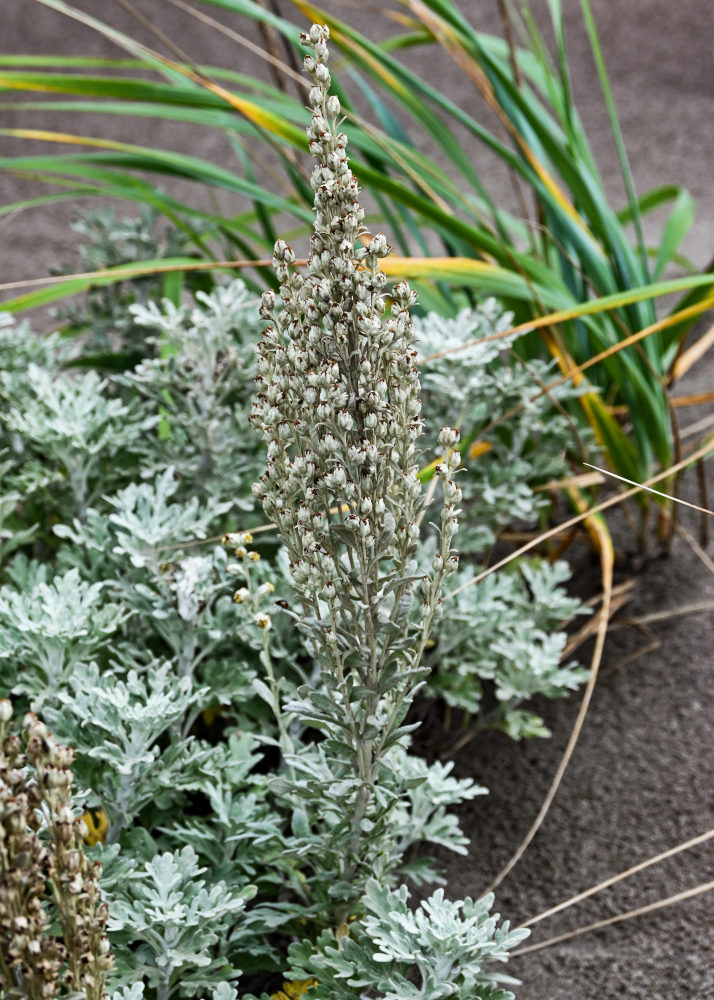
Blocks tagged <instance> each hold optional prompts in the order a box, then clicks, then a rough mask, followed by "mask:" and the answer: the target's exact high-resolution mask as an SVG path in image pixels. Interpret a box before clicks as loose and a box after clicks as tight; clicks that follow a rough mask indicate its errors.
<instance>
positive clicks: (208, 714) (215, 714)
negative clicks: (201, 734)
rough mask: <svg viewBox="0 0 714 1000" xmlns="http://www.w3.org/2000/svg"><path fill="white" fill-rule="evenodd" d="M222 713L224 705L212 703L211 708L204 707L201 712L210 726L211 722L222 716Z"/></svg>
mask: <svg viewBox="0 0 714 1000" xmlns="http://www.w3.org/2000/svg"><path fill="white" fill-rule="evenodd" d="M221 715H223V706H222V705H211V707H210V708H204V710H203V711H202V712H201V718H202V719H203V721H204V722H205V723H206V725H207V726H210V725H211V723H212V722H215V720H216V719H218V718H220V717H221Z"/></svg>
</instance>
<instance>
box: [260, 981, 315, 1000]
mask: <svg viewBox="0 0 714 1000" xmlns="http://www.w3.org/2000/svg"><path fill="white" fill-rule="evenodd" d="M313 986H317V980H316V979H293V980H291V981H290V982H289V983H283V988H282V989H281V990H278V992H277V993H272V994H271V996H270V1000H300V997H303V996H305V994H306V993H307V991H308V990H309V989H311V988H312V987H313Z"/></svg>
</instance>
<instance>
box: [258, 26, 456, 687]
mask: <svg viewBox="0 0 714 1000" xmlns="http://www.w3.org/2000/svg"><path fill="white" fill-rule="evenodd" d="M328 38H329V31H328V29H327V28H326V27H322V26H319V25H313V27H312V28H311V30H310V33H309V35H303V36H302V41H303V42H304V43H305V44H309V45H310V46H311V47H312V49H313V53H314V54H313V55H308V56H307V57H306V58H305V69H306V71H307V72H308V73H309V74H310V75H311V76H312V79H313V83H314V86H313V87H312V88H311V90H310V104H311V106H312V111H313V115H312V122H311V124H310V126H309V128H308V141H309V148H310V152H311V153H312V154H313V155H314V157H315V158H316V160H317V164H316V166H315V168H314V170H313V173H312V181H311V183H312V188H313V191H314V193H315V223H314V230H313V233H312V236H311V251H310V257H309V262H308V273H307V275H305V276H303V275H302V274H300V273H297V272H295V271H293V270H291V265H292V264H293V263H294V261H295V254H294V252H293V251H292V249H291V248H290V247H289V246H287V245H286V244H285V243H284V242H283V241H282V240H279V241H278V242H277V243H276V245H275V253H274V258H273V263H274V267H275V271H276V274H277V276H278V278H279V280H280V283H281V289H280V297H281V300H282V301H281V304H280V306H278V303H277V300H276V297H275V295H274V293H273V292H271V291H269V292H266V293H265V295H264V296H263V302H262V310H261V312H262V315H263V317H264V318H265V319H266V320H268V321H269V322H270V326H269V327H268V328H267V330H266V331H265V333H264V334H263V339H262V341H261V344H260V356H259V366H258V368H259V374H258V376H257V383H258V392H257V399H256V402H255V405H254V409H253V413H252V420H253V421H254V423H255V424H257V425H258V427H259V428H260V430H261V431H262V434H263V438H264V440H265V442H266V444H267V448H268V462H267V468H266V471H265V473H264V474H263V476H261V478H260V481H259V482H258V483H256V484H255V486H254V492H255V494H256V496H258V497H259V498H260V500H261V502H262V504H263V507H264V509H265V512H266V514H267V515H268V516H269V517H270V518H271V519H272V520H274V521H275V523H276V524H277V526H278V528H279V530H280V532H281V534H282V536H283V538H284V540H285V542H286V544H287V547H288V550H289V553H290V558H291V569H292V573H293V578H294V581H295V585H296V588H297V590H298V593H299V594H300V596H301V598H302V600H303V607H304V612H305V614H308V615H312V616H316V617H318V618H320V619H323V620H325V621H326V622H327V623H328V624H327V625H326V627H325V630H324V639H325V641H326V644H327V646H328V647H329V649H330V657H331V658H332V659H333V660H334V658H335V657H337V658H340V659H341V658H342V653H343V651H344V649H345V648H347V647H349V648H352V647H353V646H354V644H355V638H356V637H364V639H365V642H364V643H363V644H362V646H361V650H360V656H361V659H362V663H361V664H358V665H357V669H358V672H359V673H364V672H368V670H369V668H368V667H367V664H366V663H365V662H364V661H365V660H371V661H372V672H374V667H375V654H376V655H377V656H378V658H381V657H382V656H383V654H385V652H386V647H387V646H388V645H389V642H390V639H393V638H394V634H393V629H386V630H385V629H384V628H383V627H382V626H385V625H388V624H389V623H391V625H398V626H399V627H400V630H401V626H402V624H404V623H405V621H406V619H407V618H409V615H408V614H405V612H407V611H408V610H409V606H410V605H411V601H412V599H413V591H414V588H415V586H416V583H417V580H418V579H419V578H418V577H417V576H416V574H415V572H414V564H413V561H414V555H415V551H416V546H417V540H418V537H419V523H418V522H419V511H420V508H421V504H422V488H421V483H420V481H419V478H418V475H417V473H418V463H417V457H418V456H417V450H416V442H417V439H418V438H419V435H420V434H421V431H422V422H421V417H420V411H421V402H420V399H419V391H420V387H419V377H418V370H417V367H416V365H415V359H416V351H415V349H414V346H413V333H412V326H411V318H410V314H409V307H410V306H412V305H413V304H414V302H415V301H416V295H415V293H414V292H413V291H412V290H411V289H410V288H409V286H408V284H407V283H406V282H403V281H402V282H399V283H398V284H396V285H395V286H394V288H393V290H392V292H391V293H390V296H389V298H390V300H391V305H390V309H389V312H388V315H387V316H386V318H385V313H386V312H387V301H386V296H385V293H384V288H385V282H386V277H385V274H384V272H383V271H382V270H381V269H380V261H381V260H382V259H383V258H384V257H386V256H387V255H388V254H389V253H390V251H391V248H390V247H389V245H388V244H387V241H386V239H385V237H384V236H383V235H382V234H379V235H377V236H374V237H370V235H369V233H368V232H367V231H366V230H365V228H364V226H363V221H364V212H363V210H362V209H361V208H360V206H359V202H358V194H359V188H358V185H357V181H356V180H355V178H354V176H353V174H352V171H351V169H350V167H349V164H348V161H347V156H346V152H345V149H346V145H347V139H346V136H345V135H344V133H343V132H340V131H339V130H338V118H339V115H340V104H339V100H338V98H337V97H335V96H334V95H329V87H330V73H329V71H328V68H327V65H326V63H327V57H328V50H327V44H326V43H327V39H328ZM357 244H360V245H357ZM457 440H458V432H457V431H455V430H453V429H450V428H445V429H444V431H443V432H442V435H441V437H440V442H441V445H442V447H443V448H444V452H445V454H444V459H443V462H442V464H441V465H440V466H439V468H438V470H437V472H438V474H439V475H440V476H441V477H442V478H443V480H444V483H445V503H446V506H445V508H444V514H443V516H442V532H441V545H440V548H439V552H438V554H437V555H436V556H435V558H434V565H433V575H432V576H431V577H429V578H426V579H423V580H422V582H421V585H420V590H421V597H422V601H421V611H420V613H419V616H418V622H417V623H416V628H417V634H416V635H415V643H414V650H413V652H416V653H417V655H418V656H420V652H421V649H420V646H421V644H420V641H419V633H421V636H423V639H424V641H425V639H426V633H427V631H428V628H429V625H430V623H431V621H432V619H433V617H434V615H435V614H436V612H437V611H438V606H439V592H440V589H441V584H442V580H443V577H444V575H445V574H446V573H448V572H449V571H451V570H452V569H454V568H455V567H456V563H457V560H456V557H455V554H454V553H453V552H452V551H451V549H450V541H451V538H452V536H453V534H454V532H455V531H456V513H457V509H456V508H457V506H458V503H459V500H460V497H461V492H460V490H459V488H458V487H457V486H456V485H455V483H454V482H453V480H452V474H453V472H454V471H455V469H456V467H457V466H458V464H459V456H458V452H455V451H453V449H454V447H455V445H456V443H457ZM380 632H384V633H385V634H384V636H383V640H382V641H380V639H379V638H378V637H379V634H380ZM340 647H342V650H341V649H340Z"/></svg>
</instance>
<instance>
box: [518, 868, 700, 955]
mask: <svg viewBox="0 0 714 1000" xmlns="http://www.w3.org/2000/svg"><path fill="white" fill-rule="evenodd" d="M712 889H714V881H713V882H703V883H702V884H701V885H695V886H694V887H693V888H692V889H685V890H684V891H683V892H677V893H675V894H674V895H673V896H667V898H666V899H658V900H657V901H656V902H655V903H648V904H647V906H639V907H637V909H635V910H627V911H626V912H625V913H618V914H617V915H616V916H614V917H608V918H607V919H606V920H597V921H596V922H595V923H593V924H588V925H587V926H586V927H578V928H577V930H574V931H568V933H567V934H559V935H558V936H557V937H552V938H548V939H547V940H546V941H539V942H538V943H537V944H529V945H526V946H525V948H519V949H518V950H517V951H512V952H511V958H515V957H516V956H517V955H525V954H527V953H528V952H531V951H540V950H541V949H542V948H551V947H552V946H553V945H555V944H560V943H561V942H562V941H569V940H570V939H571V938H574V937H579V936H580V935H581V934H588V933H589V932H590V931H598V930H600V929H601V928H603V927H609V926H610V925H611V924H619V923H621V922H622V921H623V920H632V918H633V917H641V916H644V914H646V913H653V912H654V911H655V910H663V909H664V908H665V907H666V906H672V905H673V904H674V903H682V902H684V900H686V899H693V898H694V897H695V896H701V895H703V894H704V893H705V892H711V891H712Z"/></svg>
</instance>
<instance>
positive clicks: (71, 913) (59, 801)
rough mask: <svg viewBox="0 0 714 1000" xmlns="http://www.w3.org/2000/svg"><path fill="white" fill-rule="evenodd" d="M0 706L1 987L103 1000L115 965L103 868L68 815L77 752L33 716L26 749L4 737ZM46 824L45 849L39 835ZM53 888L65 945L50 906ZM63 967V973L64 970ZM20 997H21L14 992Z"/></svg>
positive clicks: (5, 712) (28, 719) (79, 824)
mask: <svg viewBox="0 0 714 1000" xmlns="http://www.w3.org/2000/svg"><path fill="white" fill-rule="evenodd" d="M11 716H12V706H11V704H10V702H9V701H8V700H7V699H4V700H3V701H2V702H0V987H2V991H3V994H4V993H5V991H7V993H8V994H10V995H15V991H16V989H17V987H20V988H21V990H22V995H23V996H27V997H30V998H31V1000H35V998H38V1000H39V998H46V997H55V996H57V995H58V994H59V991H60V987H61V984H64V985H65V986H66V987H68V988H69V989H70V990H71V991H82V992H83V994H84V995H85V996H86V997H87V1000H101V997H102V996H103V995H104V983H105V979H106V975H107V973H108V972H109V970H110V969H111V967H112V957H111V954H110V951H109V942H108V940H107V937H106V934H105V930H104V929H105V925H106V921H107V916H108V913H107V907H106V904H105V903H102V902H101V900H100V893H99V884H98V878H99V874H100V865H99V863H98V862H95V863H93V864H90V862H89V861H88V860H87V858H86V856H85V854H84V850H83V839H84V838H85V837H86V835H87V828H86V826H85V824H84V822H83V821H82V820H81V819H79V818H76V817H75V816H74V813H73V811H72V807H71V798H70V788H71V785H72V771H71V770H70V767H71V764H72V761H73V759H74V753H73V751H72V750H71V749H69V748H68V747H63V746H59V745H58V744H56V743H55V742H54V740H53V739H52V737H51V736H50V734H49V732H48V731H47V729H46V727H45V726H44V725H43V724H42V723H41V722H40V721H39V720H38V719H37V717H36V716H34V715H32V714H31V713H28V714H27V715H26V716H25V719H24V724H23V729H24V743H25V746H24V748H23V744H22V741H21V739H20V737H19V736H18V735H16V734H15V733H8V732H6V727H7V723H8V722H9V721H10V719H11ZM45 825H46V827H47V833H48V834H49V842H48V841H47V838H45V837H44V836H43V835H42V834H43V832H44V831H43V827H44V826H45ZM48 885H49V886H51V887H52V893H53V895H52V898H53V902H54V907H55V917H56V920H57V922H58V924H59V926H60V928H61V937H58V936H56V935H55V934H54V932H53V930H52V927H51V923H52V921H51V914H50V912H48V909H47V907H46V905H45V904H46V903H47V887H48ZM63 968H64V972H62V969H63ZM18 995H19V994H18Z"/></svg>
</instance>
